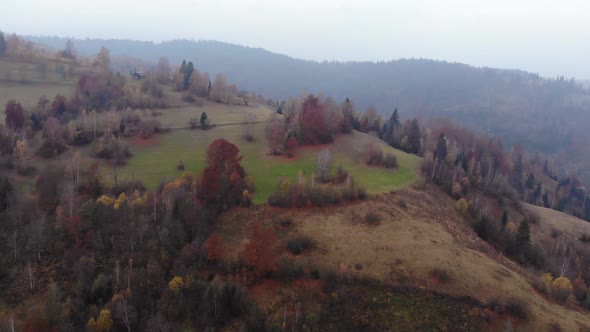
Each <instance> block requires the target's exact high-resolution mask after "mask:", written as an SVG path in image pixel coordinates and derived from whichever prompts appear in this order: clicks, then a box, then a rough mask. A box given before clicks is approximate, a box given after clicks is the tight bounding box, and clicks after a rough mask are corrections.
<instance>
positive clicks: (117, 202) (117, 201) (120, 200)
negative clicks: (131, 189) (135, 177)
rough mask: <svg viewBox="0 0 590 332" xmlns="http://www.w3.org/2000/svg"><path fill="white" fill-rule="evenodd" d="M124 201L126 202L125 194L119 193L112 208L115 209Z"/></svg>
mask: <svg viewBox="0 0 590 332" xmlns="http://www.w3.org/2000/svg"><path fill="white" fill-rule="evenodd" d="M126 202H127V194H125V193H121V194H120V195H119V197H118V198H117V199H116V200H115V204H114V205H113V208H115V210H117V209H119V208H120V207H121V206H122V205H123V204H125V203H126Z"/></svg>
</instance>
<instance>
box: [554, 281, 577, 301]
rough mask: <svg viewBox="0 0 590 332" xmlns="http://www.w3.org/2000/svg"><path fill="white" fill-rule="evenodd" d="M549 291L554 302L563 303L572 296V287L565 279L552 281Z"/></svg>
mask: <svg viewBox="0 0 590 332" xmlns="http://www.w3.org/2000/svg"><path fill="white" fill-rule="evenodd" d="M551 290H552V292H553V298H554V299H555V300H557V301H560V302H565V301H567V299H568V298H569V297H570V295H571V294H572V291H573V290H574V287H573V286H572V283H571V282H570V280H569V279H568V278H567V277H559V278H557V279H555V280H554V281H553V285H552V288H551Z"/></svg>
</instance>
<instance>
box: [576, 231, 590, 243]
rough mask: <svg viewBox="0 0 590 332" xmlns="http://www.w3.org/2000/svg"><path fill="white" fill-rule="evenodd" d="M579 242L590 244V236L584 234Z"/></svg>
mask: <svg viewBox="0 0 590 332" xmlns="http://www.w3.org/2000/svg"><path fill="white" fill-rule="evenodd" d="M578 240H580V241H581V242H583V243H588V242H590V234H587V233H586V234H582V236H580V237H579V238H578Z"/></svg>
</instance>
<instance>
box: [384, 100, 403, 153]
mask: <svg viewBox="0 0 590 332" xmlns="http://www.w3.org/2000/svg"><path fill="white" fill-rule="evenodd" d="M399 127H400V122H399V114H398V112H397V108H395V109H394V110H393V114H391V117H390V118H389V120H388V121H387V122H386V123H385V125H384V128H383V140H384V141H386V142H387V143H388V144H389V145H391V146H393V147H399V143H400V142H399V141H400V137H399V136H400V135H399Z"/></svg>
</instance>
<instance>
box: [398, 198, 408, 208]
mask: <svg viewBox="0 0 590 332" xmlns="http://www.w3.org/2000/svg"><path fill="white" fill-rule="evenodd" d="M397 204H398V205H399V206H400V207H401V208H402V209H407V208H408V203H407V202H406V200H405V199H403V198H400V200H399V201H398V202H397Z"/></svg>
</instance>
